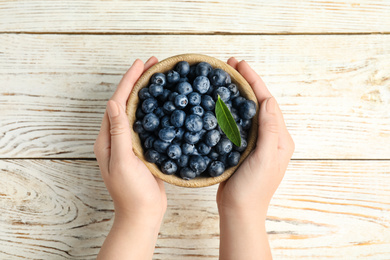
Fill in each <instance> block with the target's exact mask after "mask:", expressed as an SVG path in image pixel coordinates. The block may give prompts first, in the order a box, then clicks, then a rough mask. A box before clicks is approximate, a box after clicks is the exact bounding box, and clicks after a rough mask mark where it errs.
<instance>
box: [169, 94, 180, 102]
mask: <svg viewBox="0 0 390 260" xmlns="http://www.w3.org/2000/svg"><path fill="white" fill-rule="evenodd" d="M177 95H179V93H177V92H172V93H171V94H170V95H169V98H168V99H169V101H172V102H175V98H176V97H177Z"/></svg>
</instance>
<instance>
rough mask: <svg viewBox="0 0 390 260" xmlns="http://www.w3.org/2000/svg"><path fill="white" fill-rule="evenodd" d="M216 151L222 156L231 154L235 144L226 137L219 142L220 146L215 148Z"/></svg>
mask: <svg viewBox="0 0 390 260" xmlns="http://www.w3.org/2000/svg"><path fill="white" fill-rule="evenodd" d="M215 149H216V151H217V152H218V153H219V154H221V155H222V154H225V153H230V151H231V150H232V149H233V143H232V142H231V141H230V140H229V139H228V138H225V137H224V138H221V140H219V142H218V144H217V145H216V146H215Z"/></svg>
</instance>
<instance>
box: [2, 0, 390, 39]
mask: <svg viewBox="0 0 390 260" xmlns="http://www.w3.org/2000/svg"><path fill="white" fill-rule="evenodd" d="M0 17H1V22H0V31H3V32H54V33H59V32H70V33H75V32H76V33H107V32H110V33H140V34H142V33H228V34H230V33H351V32H352V33H367V32H368V33H371V32H389V31H390V4H389V2H388V1H386V0H374V1H372V0H348V1H319V0H318V1H310V0H304V1H298V2H291V1H288V0H283V1H256V0H244V1H240V2H239V3H237V1H234V0H217V1H205V0H195V1H194V0H186V1H173V0H165V1H156V0H154V1H146V0H144V1H97V0H95V1H86V0H83V1H77V0H72V1H66V2H60V1H42V0H33V1H29V0H17V1H2V2H1V3H0Z"/></svg>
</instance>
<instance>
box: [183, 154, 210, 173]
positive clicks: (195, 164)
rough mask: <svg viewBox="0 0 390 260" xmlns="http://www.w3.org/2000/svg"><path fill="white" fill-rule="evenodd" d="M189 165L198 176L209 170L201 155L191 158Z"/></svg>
mask: <svg viewBox="0 0 390 260" xmlns="http://www.w3.org/2000/svg"><path fill="white" fill-rule="evenodd" d="M188 165H189V166H190V168H191V170H193V171H194V172H195V173H196V174H200V173H202V172H204V171H205V170H206V169H207V165H206V162H205V160H204V159H203V157H202V156H200V155H193V156H191V157H190V161H189V163H188Z"/></svg>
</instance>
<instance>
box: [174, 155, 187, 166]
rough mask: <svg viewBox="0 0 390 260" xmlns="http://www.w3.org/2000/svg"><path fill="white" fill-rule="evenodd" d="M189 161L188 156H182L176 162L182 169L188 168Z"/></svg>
mask: <svg viewBox="0 0 390 260" xmlns="http://www.w3.org/2000/svg"><path fill="white" fill-rule="evenodd" d="M189 159H190V157H189V156H188V155H185V154H182V155H181V156H180V158H179V159H177V160H176V163H177V165H178V166H179V167H181V168H183V167H187V166H188V161H189Z"/></svg>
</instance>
